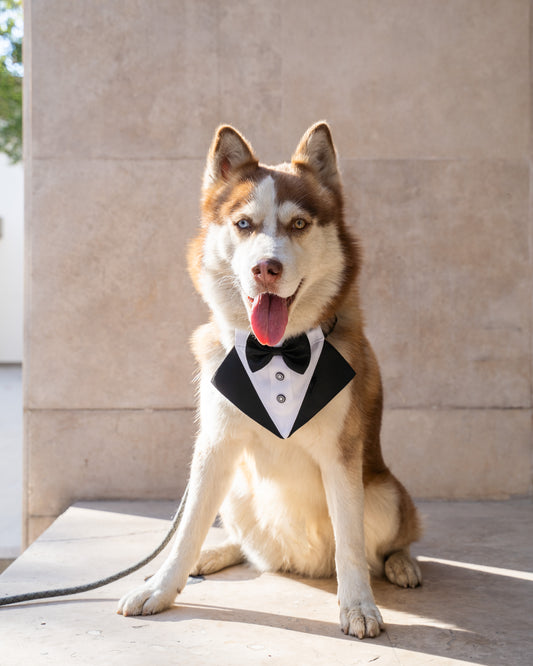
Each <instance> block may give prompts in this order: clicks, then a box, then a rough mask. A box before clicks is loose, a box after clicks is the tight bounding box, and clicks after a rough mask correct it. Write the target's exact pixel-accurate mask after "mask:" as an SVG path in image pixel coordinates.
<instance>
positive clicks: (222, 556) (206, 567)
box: [191, 542, 244, 576]
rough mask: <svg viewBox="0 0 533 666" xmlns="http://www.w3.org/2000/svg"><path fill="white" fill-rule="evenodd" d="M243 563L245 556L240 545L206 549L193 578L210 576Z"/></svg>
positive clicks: (230, 544)
mask: <svg viewBox="0 0 533 666" xmlns="http://www.w3.org/2000/svg"><path fill="white" fill-rule="evenodd" d="M243 561H244V556H243V554H242V551H241V548H240V546H239V545H238V544H235V543H231V542H227V543H224V544H222V545H220V546H218V547H216V548H205V549H203V550H202V552H201V553H200V558H199V560H198V562H197V563H196V566H195V567H194V569H193V570H192V571H191V576H208V575H209V574H212V573H216V572H217V571H220V570H221V569H225V568H226V567H232V566H235V565H236V564H241V562H243Z"/></svg>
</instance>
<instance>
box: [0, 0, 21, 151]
mask: <svg viewBox="0 0 533 666" xmlns="http://www.w3.org/2000/svg"><path fill="white" fill-rule="evenodd" d="M0 152H3V153H6V155H8V157H9V158H10V160H11V162H13V163H15V162H18V161H20V160H21V159H22V1H21V0H0Z"/></svg>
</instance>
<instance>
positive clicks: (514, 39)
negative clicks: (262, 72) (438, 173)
mask: <svg viewBox="0 0 533 666" xmlns="http://www.w3.org/2000/svg"><path fill="white" fill-rule="evenodd" d="M528 60H529V1H528V0H511V1H509V0H495V1H494V2H491V3H490V5H487V3H486V2H485V0H450V1H449V2H446V3H443V2H440V0H406V1H404V2H397V1H396V0H386V1H385V2H374V1H373V0H356V1H354V0H339V2H336V3H335V5H334V9H333V8H332V6H331V5H330V4H328V3H326V2H313V3H309V2H307V1H306V0H297V1H295V2H290V3H287V4H286V6H285V7H284V12H283V124H284V149H285V150H287V151H288V150H291V149H292V148H293V147H294V144H295V142H296V141H297V140H298V137H299V136H300V134H301V133H302V127H305V126H306V125H307V124H310V123H312V122H315V121H316V120H319V119H321V118H324V117H325V118H327V119H328V120H329V121H330V122H331V123H332V124H333V127H334V130H335V132H336V133H337V135H338V136H339V137H342V146H341V148H342V152H343V154H344V155H345V156H347V157H358V158H360V157H364V158H368V157H371V158H372V157H379V158H391V157H512V158H524V157H526V156H527V154H528V153H527V146H528V137H529V113H530V112H529V98H528V97H529V85H530V82H529V78H528Z"/></svg>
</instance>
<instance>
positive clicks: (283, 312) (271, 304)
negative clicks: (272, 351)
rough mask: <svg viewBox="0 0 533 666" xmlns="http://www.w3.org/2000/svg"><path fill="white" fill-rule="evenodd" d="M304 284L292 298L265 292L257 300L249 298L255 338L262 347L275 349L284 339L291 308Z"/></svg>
mask: <svg viewBox="0 0 533 666" xmlns="http://www.w3.org/2000/svg"><path fill="white" fill-rule="evenodd" d="M301 286H302V283H301V282H300V284H299V285H298V289H296V291H295V292H294V294H293V295H292V296H289V297H288V298H282V297H281V296H278V295H277V294H271V293H270V292H268V291H264V292H263V293H262V294H258V295H257V296H256V297H255V298H251V297H250V296H248V303H249V304H250V307H251V313H250V323H251V325H252V330H253V332H254V335H255V337H256V338H257V339H258V340H259V342H260V343H261V344H262V345H269V346H270V347H273V346H274V345H277V344H278V342H279V341H280V340H281V339H282V338H283V335H284V334H285V329H286V328H287V323H288V321H289V308H290V307H291V305H292V304H293V303H294V299H295V298H296V295H297V294H298V291H299V290H300V287H301Z"/></svg>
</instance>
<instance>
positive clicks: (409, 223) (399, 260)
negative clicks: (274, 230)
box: [343, 160, 531, 407]
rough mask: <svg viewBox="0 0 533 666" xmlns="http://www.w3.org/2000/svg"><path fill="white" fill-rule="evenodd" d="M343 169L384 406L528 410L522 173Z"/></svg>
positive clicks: (428, 166)
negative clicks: (360, 253) (359, 247)
mask: <svg viewBox="0 0 533 666" xmlns="http://www.w3.org/2000/svg"><path fill="white" fill-rule="evenodd" d="M343 167H344V169H343V170H344V181H345V188H346V193H347V198H348V206H347V208H348V210H347V215H348V219H349V220H350V221H352V222H353V221H354V220H356V221H355V228H356V230H357V233H358V235H359V237H360V240H361V244H362V247H363V258H364V261H363V270H362V280H361V293H362V300H363V303H364V306H365V307H364V309H365V314H366V318H367V322H368V326H367V329H368V335H369V338H370V340H371V341H372V343H373V345H374V347H375V349H376V352H377V355H378V358H379V360H380V363H381V368H382V371H383V377H384V385H385V395H386V404H388V405H390V406H394V407H398V406H407V407H415V406H424V405H429V406H434V405H446V406H468V407H485V406H489V407H491V406H497V407H528V406H529V405H530V401H531V394H530V391H531V384H530V382H531V378H530V364H529V357H530V311H531V298H530V291H531V278H530V275H531V266H530V263H529V261H530V260H529V249H528V223H527V219H528V168H527V165H526V164H525V163H522V162H499V161H497V162H475V161H474V162H470V161H466V162H449V161H429V162H426V161H423V162H421V161H391V162H389V161H355V160H353V161H352V160H348V161H346V162H344V163H343Z"/></svg>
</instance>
